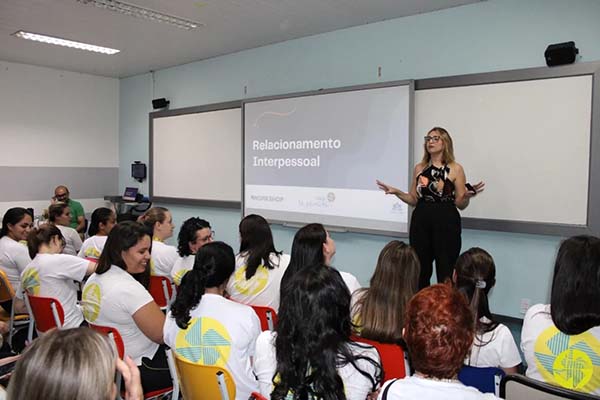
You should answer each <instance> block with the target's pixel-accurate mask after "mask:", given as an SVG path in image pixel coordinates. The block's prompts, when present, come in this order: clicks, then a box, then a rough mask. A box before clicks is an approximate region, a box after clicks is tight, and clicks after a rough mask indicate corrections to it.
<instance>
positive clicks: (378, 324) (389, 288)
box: [353, 240, 421, 343]
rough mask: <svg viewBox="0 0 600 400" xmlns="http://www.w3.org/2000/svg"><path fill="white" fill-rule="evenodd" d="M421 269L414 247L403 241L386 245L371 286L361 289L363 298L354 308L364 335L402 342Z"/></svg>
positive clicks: (361, 297) (384, 340)
mask: <svg viewBox="0 0 600 400" xmlns="http://www.w3.org/2000/svg"><path fill="white" fill-rule="evenodd" d="M420 270H421V267H420V264H419V258H418V257H417V254H416V253H415V250H414V249H413V248H412V247H411V246H409V245H407V244H406V243H404V242H401V241H399V240H392V241H391V242H389V243H388V244H386V245H385V247H384V248H383V249H382V250H381V253H379V258H378V259H377V266H376V267H375V272H374V273H373V277H372V278H371V284H370V286H369V287H368V288H364V289H359V290H360V292H359V293H360V294H359V299H358V301H357V302H356V304H355V305H354V309H353V313H354V314H356V315H358V316H359V319H360V324H359V325H360V328H361V331H360V335H361V336H363V337H365V338H368V339H372V340H377V341H378V342H384V343H399V342H400V340H401V339H402V328H403V327H404V312H405V310H406V305H407V304H408V302H409V301H410V299H411V297H412V296H413V295H414V294H415V293H416V292H417V290H418V288H419V271H420ZM361 294H362V295H361Z"/></svg>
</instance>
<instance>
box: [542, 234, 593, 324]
mask: <svg viewBox="0 0 600 400" xmlns="http://www.w3.org/2000/svg"><path fill="white" fill-rule="evenodd" d="M550 313H551V315H552V321H553V322H554V325H556V327H557V328H558V329H559V330H560V331H561V332H563V333H566V334H567V335H577V334H580V333H582V332H585V331H587V330H588V329H590V328H593V327H595V326H599V325H600V239H599V238H597V237H594V236H583V235H582V236H574V237H572V238H569V239H567V240H565V241H564V242H562V243H561V245H560V248H559V249H558V254H557V255H556V262H555V264H554V277H553V278H552V293H551V295H550Z"/></svg>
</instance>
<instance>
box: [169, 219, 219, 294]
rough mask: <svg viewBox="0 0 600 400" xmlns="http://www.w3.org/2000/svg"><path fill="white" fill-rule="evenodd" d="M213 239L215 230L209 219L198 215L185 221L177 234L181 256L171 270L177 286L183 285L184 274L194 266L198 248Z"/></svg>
mask: <svg viewBox="0 0 600 400" xmlns="http://www.w3.org/2000/svg"><path fill="white" fill-rule="evenodd" d="M212 241H213V231H212V228H211V227H210V223H209V222H208V221H205V220H203V219H200V218H197V217H192V218H189V219H187V220H185V221H184V223H183V224H182V225H181V229H180V230H179V235H178V236H177V243H178V244H177V252H178V253H179V258H178V259H177V261H175V265H173V269H172V270H171V278H172V279H173V282H174V283H175V284H176V285H177V286H179V285H181V278H183V275H185V273H186V272H188V271H189V270H191V269H192V268H194V257H195V256H196V252H197V251H198V249H199V248H200V247H202V246H204V245H205V244H208V243H210V242H212Z"/></svg>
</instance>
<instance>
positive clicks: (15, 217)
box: [0, 207, 33, 238]
mask: <svg viewBox="0 0 600 400" xmlns="http://www.w3.org/2000/svg"><path fill="white" fill-rule="evenodd" d="M26 215H29V216H30V217H31V218H32V219H33V215H31V213H30V212H29V210H27V209H26V208H23V207H13V208H9V209H8V210H6V212H5V213H4V216H3V217H2V228H1V229H0V238H1V237H4V236H6V235H8V225H16V224H18V223H19V222H21V220H22V219H23V218H24V217H25V216H26Z"/></svg>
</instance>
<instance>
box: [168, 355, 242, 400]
mask: <svg viewBox="0 0 600 400" xmlns="http://www.w3.org/2000/svg"><path fill="white" fill-rule="evenodd" d="M174 356H175V366H176V368H177V375H178V376H179V383H180V386H181V393H182V394H183V397H184V398H185V399H194V400H218V399H221V400H235V383H234V381H233V377H232V376H231V374H230V373H229V371H227V370H226V369H224V368H221V367H215V366H212V365H200V364H194V363H191V362H189V361H186V360H184V359H182V358H179V357H178V356H177V354H175V353H174Z"/></svg>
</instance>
